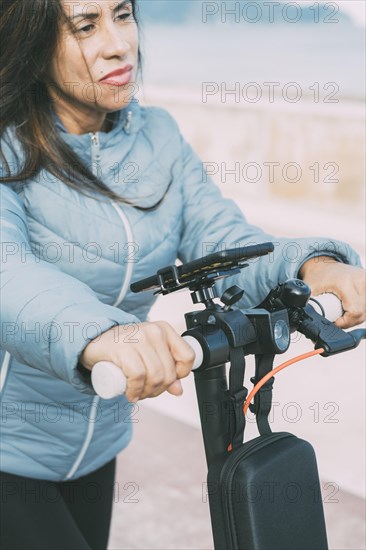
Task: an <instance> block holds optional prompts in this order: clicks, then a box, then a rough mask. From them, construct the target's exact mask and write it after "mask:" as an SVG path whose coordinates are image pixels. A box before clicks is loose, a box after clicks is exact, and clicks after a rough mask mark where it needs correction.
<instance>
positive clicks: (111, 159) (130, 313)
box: [0, 0, 365, 550]
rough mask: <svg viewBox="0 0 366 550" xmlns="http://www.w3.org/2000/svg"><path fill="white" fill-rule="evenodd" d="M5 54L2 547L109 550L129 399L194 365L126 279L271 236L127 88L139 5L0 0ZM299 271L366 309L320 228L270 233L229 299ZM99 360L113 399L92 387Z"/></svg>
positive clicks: (135, 55)
mask: <svg viewBox="0 0 366 550" xmlns="http://www.w3.org/2000/svg"><path fill="white" fill-rule="evenodd" d="M1 52H2V53H1V55H2V63H1V67H2V69H1V71H2V73H1V83H2V93H1V98H2V99H1V101H2V114H3V120H2V122H1V130H0V137H1V163H2V164H1V166H2V168H1V170H2V178H1V183H2V185H1V186H0V189H1V208H2V210H1V216H2V223H3V229H2V235H1V237H2V249H1V250H2V295H1V319H2V341H1V357H0V358H1V364H2V370H1V382H2V418H3V427H2V449H1V451H2V455H1V481H2V491H3V495H2V506H1V514H2V517H1V527H2V535H1V537H2V539H1V542H2V548H4V550H5V549H10V548H22V549H26V548H32V549H33V548H37V549H38V550H39V549H43V548H44V549H46V548H47V549H48V550H50V549H54V548H60V549H61V548H62V549H67V548H70V549H71V548H72V549H76V548H78V549H84V548H85V549H87V548H88V549H89V548H98V549H100V548H106V546H107V541H108V533H109V526H110V516H111V508H112V492H113V481H114V468H115V456H116V455H117V454H118V453H119V452H120V451H121V450H122V449H123V448H125V447H126V446H127V445H128V443H129V441H130V438H131V423H130V422H129V420H130V413H131V407H132V412H133V404H132V405H131V403H133V402H136V401H137V400H139V399H144V398H147V397H154V396H157V395H159V394H161V393H162V392H163V391H168V392H170V393H171V394H173V395H180V394H181V393H182V387H181V384H180V381H179V380H180V379H181V378H183V377H185V376H187V375H188V374H189V372H190V370H191V367H192V361H193V356H192V350H191V349H190V347H189V346H188V345H187V344H186V343H185V342H184V341H183V339H182V338H181V337H180V336H179V335H178V334H177V333H176V332H175V331H174V329H173V328H172V327H171V326H170V325H169V324H168V323H166V322H163V321H161V322H155V323H149V322H145V320H146V318H147V314H148V312H149V310H150V308H151V306H152V304H153V302H154V299H155V297H154V296H153V295H152V294H151V293H143V294H137V295H134V294H132V293H131V292H130V291H129V285H130V282H131V281H132V280H139V279H141V278H143V277H146V276H148V275H150V274H152V273H154V272H156V270H157V269H158V268H160V267H162V266H164V265H168V264H172V263H174V262H175V260H176V259H177V258H179V259H181V260H182V261H183V262H185V261H189V260H192V259H195V258H198V257H200V256H202V255H204V253H205V246H206V245H207V243H210V245H211V250H212V243H215V244H216V246H217V248H219V247H220V246H222V245H223V244H225V246H226V247H228V248H230V247H231V246H235V244H236V243H239V242H240V243H241V244H243V245H244V244H246V243H258V242H263V241H268V240H271V236H269V235H266V234H265V233H263V232H262V231H261V230H260V229H258V228H256V227H253V226H250V225H248V224H247V222H246V220H245V219H244V217H243V216H242V214H241V212H240V210H239V209H238V207H237V206H236V205H235V203H234V202H233V201H231V200H228V199H223V197H222V196H221V194H220V192H219V190H218V188H217V187H216V186H215V185H214V184H213V182H212V180H210V178H203V177H202V163H201V161H200V159H199V158H198V157H197V156H196V154H195V153H194V151H193V150H192V149H191V147H190V146H189V145H188V144H187V143H186V142H185V141H184V139H183V137H182V136H181V135H180V132H179V129H178V127H177V124H176V122H175V121H174V119H173V118H172V117H171V116H170V115H169V113H168V112H166V111H165V110H163V109H160V108H156V107H148V108H146V107H141V106H140V105H139V104H138V102H137V101H136V100H135V98H134V97H133V96H132V95H131V85H129V83H136V82H137V76H138V70H139V69H140V66H141V56H140V52H139V30H138V23H137V5H136V0H130V1H128V0H127V1H124V2H120V3H119V4H118V3H117V2H116V1H112V0H94V1H93V2H89V1H87V0H78V1H76V0H75V1H74V0H72V1H70V0H67V1H66V0H65V1H64V0H27V1H26V2H19V0H3V2H2V14H1ZM116 71H117V72H116ZM111 73H114V74H111ZM132 89H133V88H132ZM295 276H300V277H302V278H303V279H304V280H305V281H306V282H307V283H308V284H309V285H310V286H311V287H312V291H313V294H314V295H316V294H320V293H322V292H334V293H335V294H337V295H338V296H339V298H341V300H342V302H343V308H344V310H345V313H344V315H343V317H342V318H340V319H338V321H337V324H338V326H340V327H350V326H353V325H355V324H357V323H360V322H361V321H363V320H364V319H365V311H364V299H363V298H364V286H363V285H364V271H363V270H362V269H361V267H360V260H359V258H358V256H357V254H356V253H355V252H354V251H353V250H352V249H351V248H350V247H349V246H348V245H346V244H344V243H341V242H337V241H329V240H328V239H321V238H314V239H300V240H298V241H296V243H294V242H291V241H289V240H287V239H276V249H275V253H274V254H273V255H272V256H271V257H264V258H261V259H260V260H258V261H256V262H255V263H253V264H252V265H251V267H250V270H247V273H245V288H246V293H245V297H244V298H243V300H242V303H241V304H239V305H242V306H243V307H248V306H251V305H256V304H258V303H259V302H260V301H261V300H262V299H263V298H264V296H266V294H267V293H268V291H269V290H270V288H272V287H273V286H274V285H275V284H277V283H278V282H279V281H284V280H286V279H288V278H290V277H295ZM237 279H238V283H239V284H240V283H242V284H244V280H243V279H244V275H241V276H238V277H237ZM224 284H225V283H224V282H222V281H221V282H220V284H219V287H220V286H221V288H220V290H223V288H224ZM230 284H232V279H231V281H230ZM101 359H104V360H109V361H113V362H114V363H115V364H116V365H118V366H119V367H120V368H121V369H122V370H123V371H124V372H125V374H126V375H127V379H128V385H127V391H126V395H125V396H123V397H121V398H117V399H113V400H110V401H104V400H100V398H99V397H97V396H96V394H95V392H94V390H93V388H92V385H91V383H90V371H91V369H92V368H93V365H94V364H95V363H97V362H98V361H100V360H101ZM90 487H94V489H95V491H94V493H93V494H92V496H90V494H89V492H88V490H87V489H88V488H90Z"/></svg>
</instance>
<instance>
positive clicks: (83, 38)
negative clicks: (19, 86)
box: [49, 0, 138, 124]
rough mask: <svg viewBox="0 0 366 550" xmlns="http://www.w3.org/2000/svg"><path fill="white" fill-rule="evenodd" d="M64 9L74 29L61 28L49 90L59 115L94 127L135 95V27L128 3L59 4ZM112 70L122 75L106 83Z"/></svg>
mask: <svg viewBox="0 0 366 550" xmlns="http://www.w3.org/2000/svg"><path fill="white" fill-rule="evenodd" d="M62 4H63V8H64V12H65V14H66V17H67V18H68V19H69V20H70V22H71V24H72V26H73V29H70V27H69V25H67V23H66V22H65V23H64V24H63V25H62V28H61V38H60V42H59V46H58V50H57V54H56V56H55V59H54V60H53V64H52V68H51V78H52V85H50V86H49V91H50V94H51V96H52V98H53V99H54V100H55V102H56V107H57V106H58V107H59V109H58V110H59V111H61V112H68V113H69V115H70V114H73V115H75V116H76V117H77V118H78V116H79V117H80V116H81V117H82V119H83V120H85V116H87V118H88V119H89V121H90V123H91V124H93V120H94V121H98V120H99V121H100V120H104V118H105V115H106V114H107V113H108V112H113V111H117V110H119V109H121V108H123V107H125V106H126V105H127V104H128V103H129V102H130V100H131V97H132V95H133V94H134V93H135V92H136V91H137V85H136V77H137V70H138V67H137V64H138V28H137V24H136V21H135V19H134V17H133V14H132V3H131V0H124V1H123V0H121V1H118V0H114V1H111V0H93V1H92V2H91V1H90V0H62ZM83 56H84V57H85V61H84V58H83ZM85 63H86V64H87V66H86V64H85ZM129 69H130V70H129ZM116 70H117V71H118V70H122V71H123V70H125V72H124V73H123V74H119V75H118V74H116V75H113V76H110V77H109V78H107V79H105V77H106V76H107V75H108V74H109V73H111V72H114V71H116ZM89 73H90V74H89ZM60 107H61V109H60Z"/></svg>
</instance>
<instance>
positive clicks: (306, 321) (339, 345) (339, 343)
mask: <svg viewBox="0 0 366 550" xmlns="http://www.w3.org/2000/svg"><path fill="white" fill-rule="evenodd" d="M296 325H297V326H296V330H298V332H301V333H302V334H304V335H305V336H306V337H307V338H310V340H312V341H313V342H315V349H319V348H323V349H324V352H323V353H321V355H322V357H330V356H331V355H336V354H337V353H342V352H343V351H347V350H351V349H354V348H356V347H357V346H358V345H359V343H360V342H361V340H362V339H363V338H366V330H365V329H356V330H353V331H349V332H345V331H344V330H342V329H341V328H339V327H337V326H336V325H335V324H334V323H332V322H331V321H328V319H326V318H325V317H323V316H322V315H319V313H317V312H316V311H315V309H314V308H313V306H311V305H310V304H307V305H306V306H305V307H304V308H303V310H302V314H300V315H299V316H298V319H297V322H296Z"/></svg>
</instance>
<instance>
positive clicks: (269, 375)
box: [227, 348, 324, 451]
mask: <svg viewBox="0 0 366 550" xmlns="http://www.w3.org/2000/svg"><path fill="white" fill-rule="evenodd" d="M323 352H324V349H323V348H319V349H314V350H312V351H308V352H307V353H303V354H302V355H298V356H297V357H293V358H292V359H289V360H288V361H285V363H281V365H278V367H276V368H275V369H272V370H271V371H270V372H269V373H267V374H266V375H265V376H263V378H261V380H259V382H257V383H256V385H255V386H254V388H253V389H252V391H251V392H250V394H249V395H248V397H247V399H246V401H245V403H244V407H243V411H244V414H246V413H247V410H248V408H249V404H250V402H251V401H252V399H253V397H254V396H255V394H256V393H258V392H259V390H260V389H261V387H262V386H264V384H265V383H266V382H267V380H269V379H270V378H272V376H274V375H275V374H277V373H278V372H280V371H281V370H283V369H285V368H286V367H289V366H290V365H293V364H294V363H298V362H299V361H302V360H303V359H308V357H313V356H314V355H320V354H321V353H323ZM231 449H232V445H231V443H230V445H229V446H228V449H227V450H228V451H231Z"/></svg>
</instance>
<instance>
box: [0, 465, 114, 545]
mask: <svg viewBox="0 0 366 550" xmlns="http://www.w3.org/2000/svg"><path fill="white" fill-rule="evenodd" d="M115 467H116V459H115V458H114V459H113V460H112V461H111V462H109V463H108V464H105V465H104V466H103V467H102V468H100V469H99V470H96V471H95V472H92V473H91V474H88V475H86V476H83V477H80V478H79V479H75V480H74V481H71V480H70V481H61V482H55V481H47V480H38V479H33V478H29V477H21V476H16V475H13V474H8V473H5V472H0V482H1V503H0V533H1V534H0V547H1V550H91V549H92V550H106V548H107V544H108V537H109V529H110V522H111V515H112V504H113V488H114V476H115Z"/></svg>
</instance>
